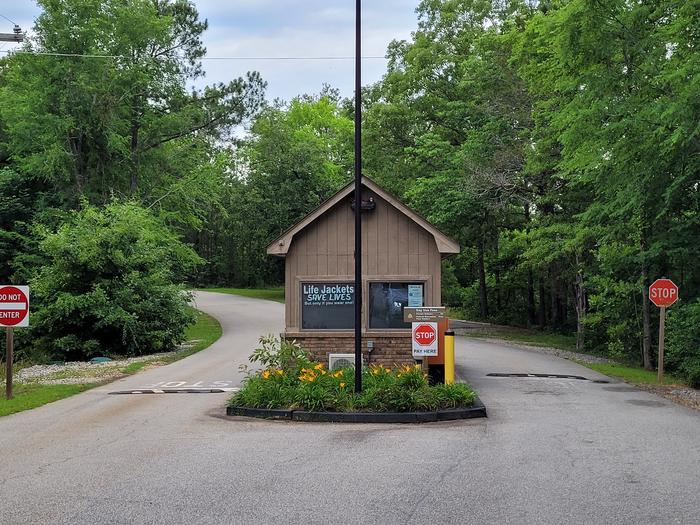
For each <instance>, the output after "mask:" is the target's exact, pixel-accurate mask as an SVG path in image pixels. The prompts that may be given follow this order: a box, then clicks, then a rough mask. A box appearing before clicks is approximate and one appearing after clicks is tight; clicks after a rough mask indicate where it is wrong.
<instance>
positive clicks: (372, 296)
mask: <svg viewBox="0 0 700 525" xmlns="http://www.w3.org/2000/svg"><path fill="white" fill-rule="evenodd" d="M424 290H425V286H424V284H423V283H398V282H394V283H370V285H369V327H370V328H411V324H410V323H404V321H403V309H404V308H405V307H407V306H410V307H419V306H424V304H425V301H424Z"/></svg>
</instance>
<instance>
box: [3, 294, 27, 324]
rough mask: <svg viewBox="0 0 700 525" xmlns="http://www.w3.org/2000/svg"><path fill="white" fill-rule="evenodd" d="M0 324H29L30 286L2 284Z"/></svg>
mask: <svg viewBox="0 0 700 525" xmlns="http://www.w3.org/2000/svg"><path fill="white" fill-rule="evenodd" d="M0 326H7V327H14V326H16V327H26V326H29V287H28V286H0Z"/></svg>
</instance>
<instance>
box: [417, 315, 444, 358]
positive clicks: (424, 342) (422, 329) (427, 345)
mask: <svg viewBox="0 0 700 525" xmlns="http://www.w3.org/2000/svg"><path fill="white" fill-rule="evenodd" d="M412 340H413V344H412V347H413V357H414V358H415V359H423V358H424V357H431V356H436V355H438V324H437V323H413V324H412Z"/></svg>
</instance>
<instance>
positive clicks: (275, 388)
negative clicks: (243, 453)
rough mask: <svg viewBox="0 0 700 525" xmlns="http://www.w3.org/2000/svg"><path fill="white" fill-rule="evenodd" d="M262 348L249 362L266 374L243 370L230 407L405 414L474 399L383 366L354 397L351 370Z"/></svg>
mask: <svg viewBox="0 0 700 525" xmlns="http://www.w3.org/2000/svg"><path fill="white" fill-rule="evenodd" d="M260 344H261V346H260V348H258V349H256V350H255V352H254V353H253V354H252V355H251V356H250V361H251V363H257V364H259V365H262V366H263V367H264V368H263V369H262V370H260V371H257V372H253V371H250V370H248V369H247V367H244V368H245V370H246V371H247V372H248V375H247V377H246V379H245V382H244V385H243V388H241V390H240V391H239V392H237V393H236V394H235V395H234V396H233V397H232V398H231V401H230V404H231V405H232V406H246V407H254V408H292V409H303V410H311V411H340V412H350V411H359V410H369V411H377V412H387V411H391V412H393V411H397V412H405V411H414V410H437V409H442V408H455V407H461V406H469V405H471V404H472V403H473V401H474V399H475V397H476V394H475V393H474V392H473V391H472V390H471V389H470V388H469V387H468V386H467V385H465V384H455V385H437V386H429V385H428V380H427V377H426V375H425V374H424V373H423V371H422V370H421V369H420V367H415V366H403V367H400V368H395V369H390V368H386V367H383V366H380V365H373V366H370V367H369V368H365V369H363V372H362V381H363V390H362V392H361V393H359V394H356V393H354V391H353V385H354V377H355V371H354V370H353V369H351V368H347V369H342V370H335V371H328V370H326V368H325V366H324V365H323V364H321V363H314V362H312V361H311V360H310V358H309V355H308V353H307V352H305V351H304V350H303V349H302V348H301V347H300V346H299V345H297V344H295V343H290V342H285V341H282V342H280V341H279V339H276V338H274V337H264V338H261V340H260Z"/></svg>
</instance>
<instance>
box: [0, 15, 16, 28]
mask: <svg viewBox="0 0 700 525" xmlns="http://www.w3.org/2000/svg"><path fill="white" fill-rule="evenodd" d="M0 17H2V18H4V19H5V20H7V21H8V22H10V23H11V24H15V25H16V26H18V25H19V24H18V23H17V22H15V21H14V20H10V19H9V18H7V17H6V16H5V15H3V14H2V13H0Z"/></svg>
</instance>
